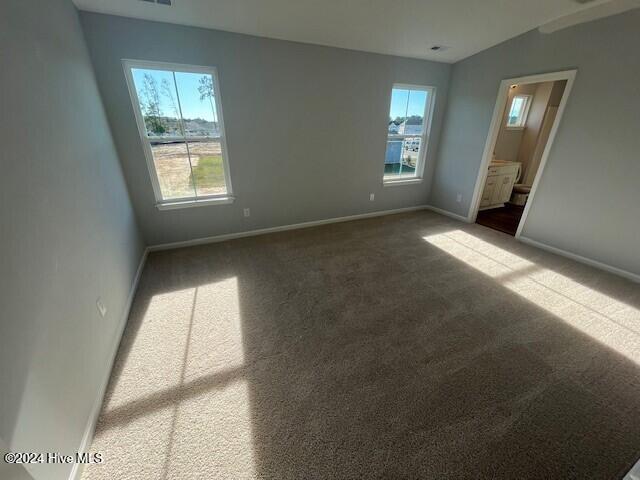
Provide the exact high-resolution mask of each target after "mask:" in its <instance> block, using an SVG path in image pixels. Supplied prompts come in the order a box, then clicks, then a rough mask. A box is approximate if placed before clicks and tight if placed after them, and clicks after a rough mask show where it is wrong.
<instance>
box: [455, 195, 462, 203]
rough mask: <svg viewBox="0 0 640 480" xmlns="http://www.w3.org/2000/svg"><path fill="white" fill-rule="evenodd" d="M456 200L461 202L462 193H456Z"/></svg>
mask: <svg viewBox="0 0 640 480" xmlns="http://www.w3.org/2000/svg"><path fill="white" fill-rule="evenodd" d="M456 202H458V203H462V194H461V193H459V194H458V195H456Z"/></svg>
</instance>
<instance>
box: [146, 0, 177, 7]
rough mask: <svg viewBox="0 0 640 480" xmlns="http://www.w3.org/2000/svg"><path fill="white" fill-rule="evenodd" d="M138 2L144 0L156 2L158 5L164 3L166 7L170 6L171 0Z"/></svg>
mask: <svg viewBox="0 0 640 480" xmlns="http://www.w3.org/2000/svg"><path fill="white" fill-rule="evenodd" d="M139 1H140V2H145V3H157V4H158V5H166V6H167V7H170V6H171V4H172V3H173V0H139Z"/></svg>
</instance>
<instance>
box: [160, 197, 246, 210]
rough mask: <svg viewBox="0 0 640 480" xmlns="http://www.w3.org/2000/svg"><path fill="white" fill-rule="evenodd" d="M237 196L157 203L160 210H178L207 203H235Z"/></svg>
mask: <svg viewBox="0 0 640 480" xmlns="http://www.w3.org/2000/svg"><path fill="white" fill-rule="evenodd" d="M234 200H235V197H232V196H228V197H215V198H203V199H201V200H187V201H183V202H180V201H178V202H167V203H157V204H156V208H157V209H158V210H176V209H178V208H191V207H205V206H207V205H228V204H230V203H233V201H234Z"/></svg>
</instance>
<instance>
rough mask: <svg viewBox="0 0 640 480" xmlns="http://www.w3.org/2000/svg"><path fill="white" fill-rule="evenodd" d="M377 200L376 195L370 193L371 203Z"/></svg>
mask: <svg viewBox="0 0 640 480" xmlns="http://www.w3.org/2000/svg"><path fill="white" fill-rule="evenodd" d="M375 199H376V194H375V193H370V194H369V201H370V202H373V201H374V200H375Z"/></svg>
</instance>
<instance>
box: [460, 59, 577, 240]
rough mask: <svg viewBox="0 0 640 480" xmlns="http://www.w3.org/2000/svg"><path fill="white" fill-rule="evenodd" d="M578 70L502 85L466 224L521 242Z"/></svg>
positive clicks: (515, 80) (527, 77) (534, 76)
mask: <svg viewBox="0 0 640 480" xmlns="http://www.w3.org/2000/svg"><path fill="white" fill-rule="evenodd" d="M575 76H576V70H568V71H562V72H555V73H549V74H542V75H530V76H526V77H519V78H510V79H506V80H503V81H502V82H501V83H500V88H499V90H498V98H497V101H496V105H495V108H494V112H493V119H492V121H491V127H490V129H489V135H488V137H487V142H486V144H485V150H484V153H483V158H482V164H481V167H480V171H479V172H478V179H477V181H476V186H475V190H474V194H473V200H472V203H471V212H470V214H469V220H470V221H472V222H476V223H479V224H481V225H484V226H486V227H489V228H493V229H494V230H499V231H501V232H504V233H507V234H509V235H513V236H515V237H519V236H520V233H521V232H522V229H523V226H524V224H525V221H526V218H527V215H528V213H529V209H530V207H531V204H532V202H533V199H534V196H535V193H536V190H537V187H538V185H539V183H540V179H541V177H542V172H543V170H544V167H545V164H546V162H547V158H548V156H549V151H550V149H551V145H552V143H553V140H554V138H555V134H556V131H557V129H558V125H559V124H560V121H561V118H562V114H563V113H564V108H565V105H566V103H567V99H568V97H569V94H570V92H571V88H572V86H573V82H574V80H575Z"/></svg>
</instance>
